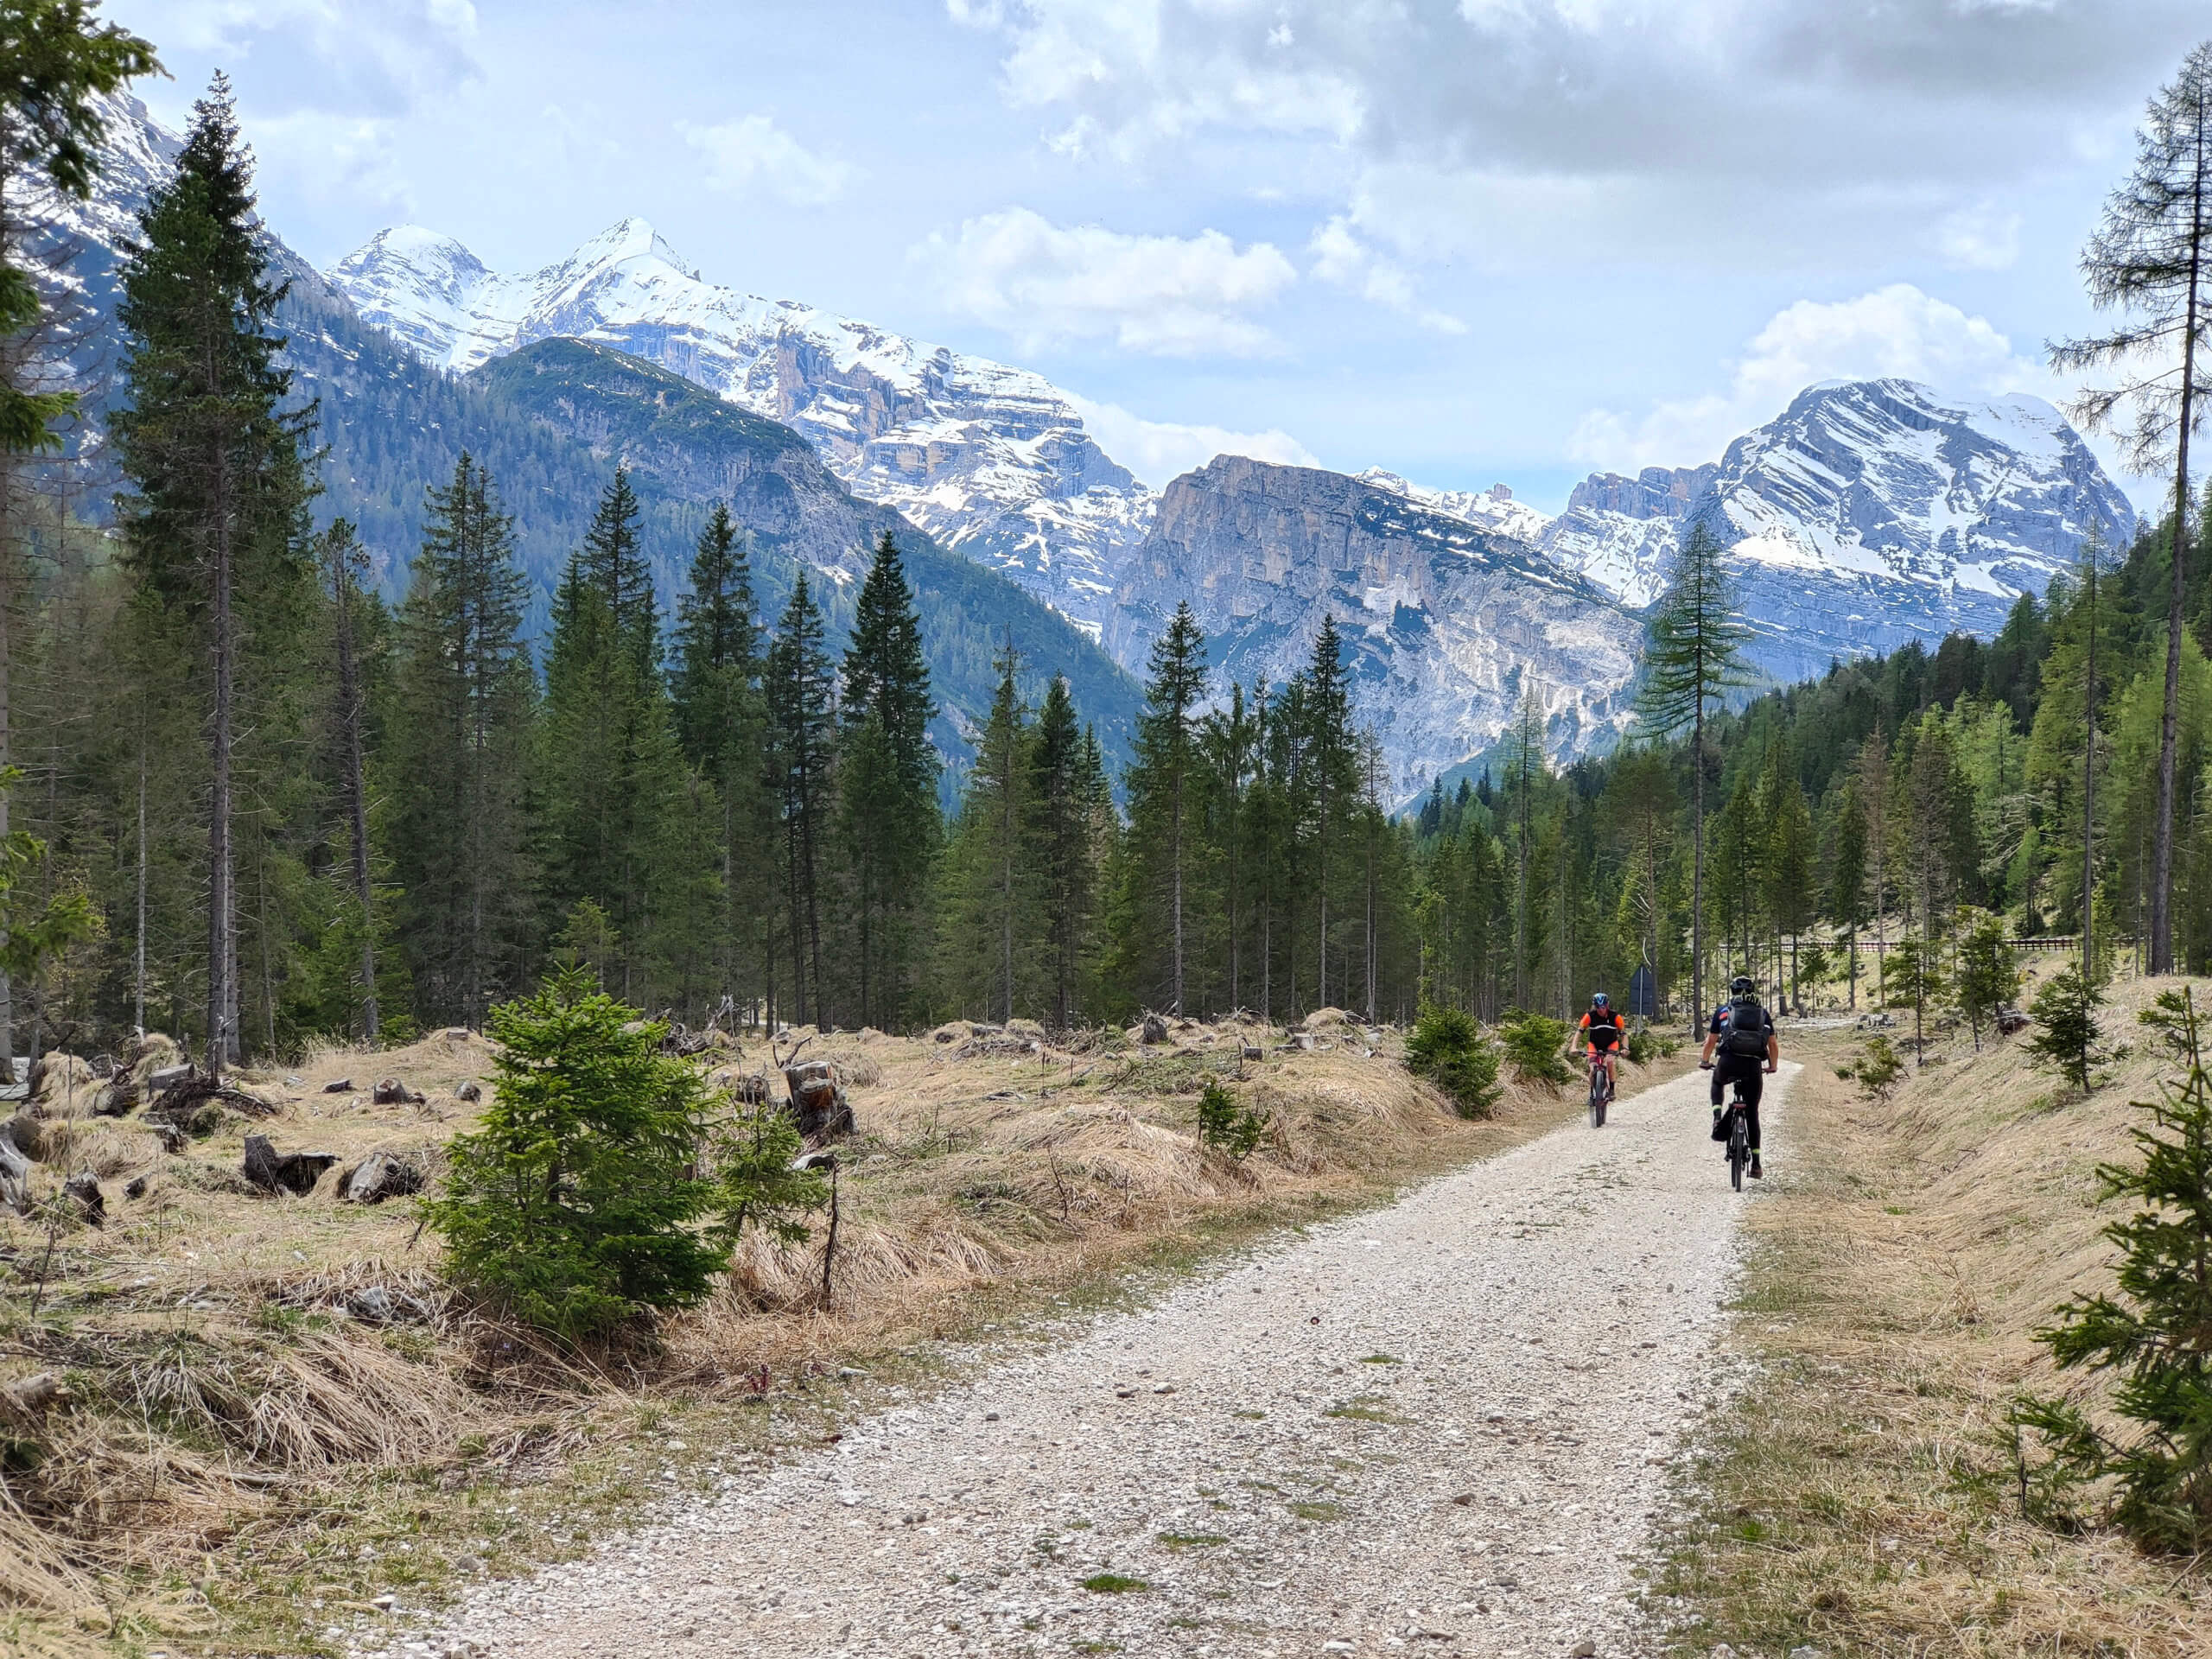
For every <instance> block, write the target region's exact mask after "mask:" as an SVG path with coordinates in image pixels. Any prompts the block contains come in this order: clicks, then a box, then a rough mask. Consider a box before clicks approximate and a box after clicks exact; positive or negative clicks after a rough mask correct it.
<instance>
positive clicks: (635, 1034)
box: [424, 969, 728, 1340]
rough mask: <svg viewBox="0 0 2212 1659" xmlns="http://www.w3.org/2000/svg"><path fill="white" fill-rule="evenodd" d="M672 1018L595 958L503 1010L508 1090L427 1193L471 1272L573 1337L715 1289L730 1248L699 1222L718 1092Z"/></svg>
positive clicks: (475, 1280)
mask: <svg viewBox="0 0 2212 1659" xmlns="http://www.w3.org/2000/svg"><path fill="white" fill-rule="evenodd" d="M666 1033H667V1028H666V1027H664V1026H660V1025H656V1024H653V1023H651V1022H639V1014H638V1011H637V1010H636V1009H635V1008H632V1007H625V1006H624V1005H623V1004H622V1003H620V1002H618V1001H615V1000H614V999H613V997H610V996H608V995H606V994H605V993H603V992H601V991H600V990H598V989H596V988H594V985H593V983H592V981H591V978H590V976H589V975H588V974H587V973H585V972H584V971H583V970H582V969H563V970H561V971H560V972H558V973H556V975H555V976H553V977H552V978H550V979H549V980H548V981H547V982H545V984H544V986H543V988H541V989H540V990H539V991H537V993H536V994H535V995H531V996H528V997H524V998H522V999H520V1000H518V1001H513V1002H507V1003H503V1004H501V1005H500V1006H499V1007H496V1008H494V1009H493V1011H492V1016H491V1020H490V1024H489V1034H490V1036H491V1038H492V1039H493V1042H494V1043H495V1044H496V1045H497V1046H496V1048H495V1049H494V1051H493V1069H494V1072H495V1075H496V1081H495V1085H494V1089H493V1097H492V1103H491V1105H490V1106H489V1107H487V1108H486V1110H485V1113H484V1116H483V1119H482V1122H481V1124H480V1127H479V1128H477V1129H476V1130H475V1132H474V1133H473V1134H469V1135H462V1136H461V1137H459V1138H458V1139H456V1140H455V1141H454V1143H453V1147H452V1157H453V1172H452V1173H451V1175H450V1176H449V1177H448V1180H447V1183H446V1189H445V1191H444V1192H443V1193H442V1195H440V1196H439V1197H437V1198H432V1199H431V1200H429V1202H428V1204H427V1205H425V1206H424V1209H425V1214H426V1216H427V1217H428V1219H429V1224H430V1225H431V1226H433V1227H434V1228H435V1229H436V1230H437V1231H438V1232H439V1234H440V1235H441V1236H442V1237H443V1238H444V1239H445V1241H446V1250H447V1271H448V1274H450V1275H451V1276H452V1277H453V1279H454V1281H455V1282H456V1283H457V1284H459V1285H461V1286H462V1287H465V1288H467V1289H468V1290H469V1291H472V1292H474V1294H479V1295H481V1296H484V1297H486V1299H487V1300H491V1301H493V1303H495V1304H497V1305H498V1306H501V1307H503V1308H504V1309H505V1310H506V1311H508V1312H510V1313H512V1314H513V1315H514V1317H516V1318H518V1319H522V1320H523V1321H524V1322H525V1323H527V1324H530V1325H535V1326H537V1327H538V1328H539V1329H542V1330H545V1331H550V1332H554V1333H556V1335H559V1336H562V1337H564V1338H569V1339H571V1340H574V1339H576V1338H583V1337H589V1336H594V1335H598V1334H602V1333H604V1332H607V1331H610V1330H612V1329H613V1327H615V1326H616V1325H620V1324H622V1323H624V1322H625V1321H626V1320H628V1319H632V1318H634V1317H635V1316H637V1315H638V1314H639V1313H645V1312H647V1311H650V1310H656V1309H662V1308H677V1307H688V1306H691V1305H693V1304H695V1303H696V1302H699V1301H701V1300H704V1298H705V1297H706V1295H707V1293H708V1291H709V1288H710V1287H712V1284H713V1281H714V1279H715V1275H716V1274H720V1273H721V1271H722V1269H723V1268H724V1266H725V1265H726V1264H727V1262H728V1249H727V1247H726V1246H725V1245H723V1244H721V1243H718V1242H716V1241H715V1239H714V1238H712V1237H710V1236H706V1235H705V1234H702V1231H701V1230H699V1224H700V1223H702V1221H706V1220H708V1219H709V1217H710V1213H711V1212H712V1211H713V1210H714V1207H715V1201H716V1198H717V1188H716V1184H715V1181H714V1180H713V1179H711V1178H710V1177H709V1176H708V1175H705V1174H703V1173H700V1171H699V1169H698V1154H699V1146H700V1142H701V1140H702V1137H704V1136H705V1135H706V1134H707V1132H708V1129H709V1122H708V1116H707V1110H706V1096H705V1090H704V1089H703V1088H702V1085H701V1084H700V1081H699V1076H698V1073H697V1072H696V1071H694V1070H693V1069H692V1068H691V1067H690V1065H686V1064H685V1063H684V1062H683V1061H681V1060H677V1059H671V1058H665V1057H664V1056H663V1055H662V1054H661V1052H660V1040H661V1039H662V1037H664V1035H665V1034H666Z"/></svg>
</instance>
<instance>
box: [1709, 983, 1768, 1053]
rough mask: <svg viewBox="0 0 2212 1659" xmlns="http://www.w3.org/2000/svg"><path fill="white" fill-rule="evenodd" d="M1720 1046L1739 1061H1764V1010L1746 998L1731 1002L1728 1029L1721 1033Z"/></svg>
mask: <svg viewBox="0 0 2212 1659" xmlns="http://www.w3.org/2000/svg"><path fill="white" fill-rule="evenodd" d="M1720 1046H1721V1047H1722V1048H1723V1049H1724V1050H1726V1052H1728V1053H1730V1054H1732V1055H1734V1056H1735V1057H1736V1058H1738V1059H1739V1060H1763V1059H1764V1058H1766V1010H1765V1009H1764V1008H1762V1007H1759V1005H1758V1002H1757V1001H1754V1000H1753V999H1751V997H1748V996H1746V997H1744V998H1741V999H1739V1000H1738V1001H1733V1002H1731V1003H1730V1004H1729V1005H1728V1029H1727V1030H1726V1031H1725V1032H1723V1033H1721V1037H1720Z"/></svg>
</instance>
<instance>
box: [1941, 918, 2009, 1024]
mask: <svg viewBox="0 0 2212 1659" xmlns="http://www.w3.org/2000/svg"><path fill="white" fill-rule="evenodd" d="M2019 994H2020V970H2019V969H2018V968H2017V967H2015V966H2014V965H2013V963H2012V946H2011V944H2009V943H2007V941H2006V940H2005V924H2004V922H2003V921H2002V920H2001V919H2000V918H1998V917H1995V916H1993V915H1991V914H1990V913H1989V912H1986V911H1980V912H1975V913H1974V918H1973V919H1972V920H1971V921H1970V922H1969V923H1968V924H1967V928H1966V930H1965V931H1964V932H1963V933H1961V935H1960V938H1959V960H1958V978H1957V988H1956V991H1955V995H1956V996H1957V998H1958V1003H1959V1012H1960V1013H1961V1014H1964V1015H1966V1017H1967V1025H1968V1026H1970V1027H1973V1028H1974V1048H1975V1049H1976V1051H1979V1050H1980V1047H1981V1028H1982V1027H1984V1026H1986V1025H1988V1024H1990V1023H1991V1022H1992V1020H1993V1018H1994V1016H1995V1014H1996V1013H1997V1010H1998V1009H1999V1008H2001V1007H2006V1006H2008V1005H2009V1004H2010V1003H2011V1002H2012V999H2013V998H2014V997H2016V996H2018V995H2019Z"/></svg>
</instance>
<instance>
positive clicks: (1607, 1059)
mask: <svg viewBox="0 0 2212 1659" xmlns="http://www.w3.org/2000/svg"><path fill="white" fill-rule="evenodd" d="M1583 1035H1584V1037H1585V1038H1586V1039H1587V1040H1588V1042H1589V1044H1590V1046H1591V1047H1592V1048H1594V1049H1595V1050H1597V1052H1596V1053H1594V1054H1592V1055H1589V1056H1587V1057H1586V1063H1587V1064H1588V1065H1589V1067H1590V1127H1591V1128H1593V1129H1602V1128H1605V1108H1606V1107H1607V1106H1609V1105H1610V1104H1611V1103H1612V1099H1613V1095H1614V1091H1615V1090H1616V1089H1617V1088H1618V1080H1617V1079H1616V1078H1615V1077H1614V1075H1613V1065H1612V1057H1613V1056H1614V1055H1615V1054H1617V1053H1618V1052H1619V1043H1620V1033H1618V1031H1617V1030H1615V1029H1614V1028H1612V1027H1610V1026H1592V1027H1590V1028H1589V1029H1588V1030H1587V1031H1586V1032H1585V1033H1583Z"/></svg>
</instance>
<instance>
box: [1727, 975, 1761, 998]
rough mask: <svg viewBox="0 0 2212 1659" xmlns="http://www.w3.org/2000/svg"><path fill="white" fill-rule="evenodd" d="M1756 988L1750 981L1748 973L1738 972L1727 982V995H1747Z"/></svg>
mask: <svg viewBox="0 0 2212 1659" xmlns="http://www.w3.org/2000/svg"><path fill="white" fill-rule="evenodd" d="M1757 989H1758V986H1756V985H1754V984H1752V983H1751V976H1750V975H1749V974H1738V975H1737V976H1736V977H1735V978H1733V979H1732V980H1730V981H1729V982H1728V995H1731V996H1749V995H1751V993H1752V992H1754V991H1756V990H1757Z"/></svg>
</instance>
